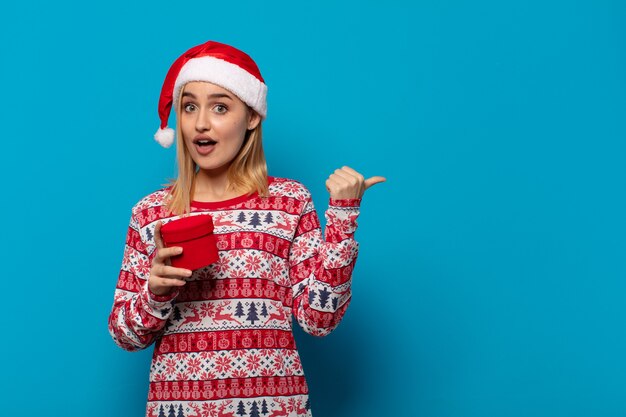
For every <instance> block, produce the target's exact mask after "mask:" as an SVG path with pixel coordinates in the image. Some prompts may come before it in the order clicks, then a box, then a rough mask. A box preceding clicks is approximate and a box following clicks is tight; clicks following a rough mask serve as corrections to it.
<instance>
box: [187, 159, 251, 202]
mask: <svg viewBox="0 0 626 417" xmlns="http://www.w3.org/2000/svg"><path fill="white" fill-rule="evenodd" d="M227 171H228V166H226V167H224V169H220V170H212V171H205V170H203V169H200V170H199V171H198V172H197V173H196V174H195V180H194V190H193V194H194V196H193V199H195V200H221V199H226V198H230V197H233V196H235V197H236V196H238V195H239V194H241V193H239V192H238V191H239V190H235V189H232V188H229V185H230V183H229V181H228V176H227V175H226V173H227Z"/></svg>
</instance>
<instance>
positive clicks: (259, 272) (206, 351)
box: [109, 178, 359, 417]
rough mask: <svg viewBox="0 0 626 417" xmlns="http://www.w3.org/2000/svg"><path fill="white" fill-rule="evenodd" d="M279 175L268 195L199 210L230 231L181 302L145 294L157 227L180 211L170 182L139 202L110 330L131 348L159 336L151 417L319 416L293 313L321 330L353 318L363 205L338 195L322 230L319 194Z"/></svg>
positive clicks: (309, 328)
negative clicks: (316, 204)
mask: <svg viewBox="0 0 626 417" xmlns="http://www.w3.org/2000/svg"><path fill="white" fill-rule="evenodd" d="M272 181H273V182H271V184H270V188H269V197H263V198H260V197H253V198H250V199H248V200H238V202H237V203H236V205H235V203H233V205H232V206H221V207H219V208H217V207H211V208H209V207H208V206H207V207H206V208H205V207H200V206H195V207H194V206H192V212H193V211H195V212H197V213H196V214H200V213H203V214H209V215H211V216H213V218H214V219H215V224H216V225H217V226H224V225H228V227H221V228H220V229H218V230H217V232H216V237H217V240H218V241H217V243H218V247H219V251H220V259H219V261H218V262H216V263H214V264H211V265H210V266H207V267H206V268H205V269H206V271H207V273H206V276H205V275H203V274H201V273H199V274H194V277H193V278H192V279H190V280H188V282H187V283H186V285H185V286H183V287H180V288H179V289H177V294H176V295H175V296H173V297H170V298H168V296H163V297H149V298H148V297H147V295H149V294H147V293H146V291H145V285H146V279H148V272H149V271H150V265H151V262H152V258H153V256H154V251H152V252H150V253H148V252H149V251H150V250H151V249H152V248H153V247H154V246H155V242H154V229H153V227H154V225H155V223H156V221H158V220H161V221H163V222H164V223H167V222H168V221H171V220H175V219H176V216H173V215H171V213H169V212H168V211H167V209H166V207H165V204H164V200H165V198H166V196H167V193H166V189H163V190H160V191H158V192H156V193H153V194H150V195H149V196H147V197H146V198H145V199H143V200H141V201H140V202H139V203H137V205H135V206H134V207H133V210H132V216H131V223H130V225H129V228H128V235H127V239H126V244H127V246H126V247H125V251H124V257H123V264H122V268H121V269H120V275H119V278H118V284H117V288H116V294H115V300H114V308H113V310H112V312H111V315H110V318H109V329H110V332H111V335H112V336H113V338H114V341H115V342H116V343H117V344H118V345H119V346H121V347H123V348H124V349H127V350H139V349H145V348H148V347H149V346H151V345H152V344H153V343H154V342H157V343H156V344H155V346H154V351H153V362H152V364H151V369H150V373H151V378H150V386H149V392H148V401H149V407H148V409H147V410H146V411H147V413H146V415H148V416H150V417H156V416H158V417H201V416H202V417H217V416H221V417H223V416H229V417H235V416H237V417H270V416H274V417H276V416H286V415H289V416H290V417H311V413H310V411H309V410H310V404H309V396H308V389H307V385H306V381H305V378H304V371H303V369H302V366H301V362H300V358H299V357H298V355H297V351H296V347H295V340H294V339H293V333H292V331H293V329H292V319H293V320H294V321H296V322H297V324H298V325H300V327H302V328H303V329H304V331H306V332H307V333H309V334H312V335H316V336H325V335H326V334H328V333H330V332H331V331H332V330H333V329H334V328H336V327H337V325H338V324H339V322H340V320H341V319H342V317H343V315H344V312H345V310H346V308H347V306H348V303H349V301H350V296H349V295H350V292H349V290H350V285H351V274H352V271H353V269H354V265H355V261H356V255H357V253H358V250H357V249H358V246H357V245H356V241H355V240H354V237H353V233H354V231H355V230H356V224H355V219H356V217H357V215H358V213H359V207H358V206H359V201H358V199H352V200H350V199H344V200H335V201H334V202H333V201H331V204H330V205H329V208H328V210H327V212H326V213H325V214H326V219H327V225H326V229H325V230H324V233H323V234H322V230H321V227H320V223H319V219H318V217H317V213H316V211H315V209H314V208H313V203H312V199H311V195H310V193H309V192H308V190H306V188H305V187H304V186H303V185H302V184H300V183H298V182H297V181H293V180H288V179H276V178H275V179H273V180H272ZM168 216H171V217H168ZM226 219H229V220H226ZM183 323H184V325H183Z"/></svg>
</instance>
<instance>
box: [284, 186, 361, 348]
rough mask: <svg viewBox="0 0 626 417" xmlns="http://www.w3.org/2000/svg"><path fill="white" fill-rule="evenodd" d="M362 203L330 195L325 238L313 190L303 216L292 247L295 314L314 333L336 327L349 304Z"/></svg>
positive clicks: (357, 200) (290, 254)
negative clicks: (356, 233) (312, 197)
mask: <svg viewBox="0 0 626 417" xmlns="http://www.w3.org/2000/svg"><path fill="white" fill-rule="evenodd" d="M360 204H361V199H333V198H330V199H329V205H328V209H327V210H326V212H325V218H326V229H325V238H322V233H321V227H320V223H319V219H318V217H317V213H316V211H315V208H314V207H313V201H312V199H311V197H310V195H309V196H308V197H307V200H306V203H305V206H304V209H303V212H302V215H301V216H300V220H299V223H298V225H297V228H296V232H295V235H294V240H293V242H292V244H291V248H290V252H289V276H290V280H291V286H292V291H293V314H294V316H295V317H296V320H297V321H298V324H299V325H300V326H301V327H302V329H304V331H305V332H307V333H309V334H311V335H313V336H326V335H327V334H329V333H330V332H332V331H333V330H334V329H335V328H336V327H337V326H338V325H339V322H340V321H341V319H342V318H343V316H344V314H345V311H346V309H347V308H348V304H349V303H350V300H351V285H352V270H353V269H354V265H355V262H356V258H357V254H358V249H359V244H358V242H357V241H356V240H354V232H355V231H356V228H357V222H356V218H357V217H358V215H359V207H360Z"/></svg>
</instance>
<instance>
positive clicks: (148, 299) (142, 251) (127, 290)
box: [108, 212, 178, 351]
mask: <svg viewBox="0 0 626 417" xmlns="http://www.w3.org/2000/svg"><path fill="white" fill-rule="evenodd" d="M139 230H140V229H139V223H138V222H137V219H136V218H135V214H134V212H133V214H132V215H131V218H130V224H129V226H128V232H127V235H126V243H125V245H124V257H123V259H122V266H121V269H120V273H119V276H118V280H117V286H116V288H115V296H114V301H113V308H112V309H111V313H110V315H109V325H108V327H109V333H110V334H111V336H112V337H113V341H114V342H115V343H116V344H117V345H118V346H120V347H121V348H123V349H125V350H130V351H134V350H140V349H145V348H147V347H148V346H150V345H151V344H152V343H153V342H154V340H155V338H156V336H157V335H158V334H159V332H161V331H162V330H163V328H164V327H165V324H166V322H167V319H168V318H169V316H170V315H171V314H172V305H173V300H174V299H175V297H176V295H177V294H178V292H177V291H173V292H172V294H169V295H166V296H158V295H156V294H154V293H152V291H150V290H149V288H148V277H149V275H150V267H151V264H152V259H153V258H154V255H156V250H153V251H152V253H151V254H150V255H149V254H148V250H147V249H148V245H147V244H146V243H145V242H144V241H143V240H142V238H141V234H140V232H139ZM152 246H154V245H152Z"/></svg>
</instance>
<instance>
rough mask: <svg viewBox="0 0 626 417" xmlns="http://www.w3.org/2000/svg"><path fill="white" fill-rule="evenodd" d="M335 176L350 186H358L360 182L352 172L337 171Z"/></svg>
mask: <svg viewBox="0 0 626 417" xmlns="http://www.w3.org/2000/svg"><path fill="white" fill-rule="evenodd" d="M334 174H335V175H337V176H339V177H341V178H343V179H345V180H346V181H348V183H350V184H356V183H357V182H358V180H359V178H358V177H356V176H354V175H353V174H352V173H351V172H347V171H342V170H341V169H336V170H335V172H334Z"/></svg>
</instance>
